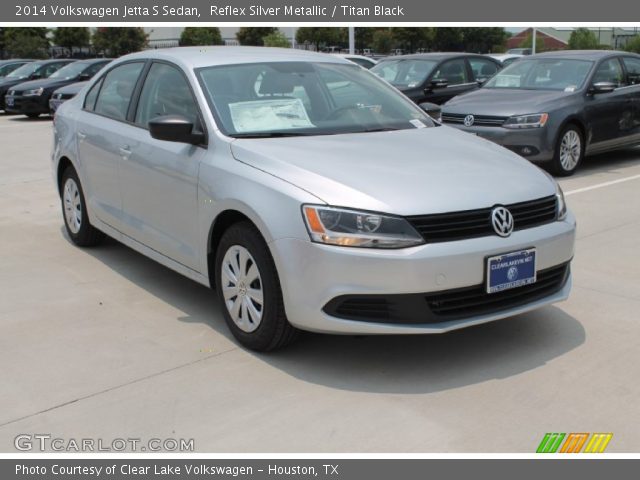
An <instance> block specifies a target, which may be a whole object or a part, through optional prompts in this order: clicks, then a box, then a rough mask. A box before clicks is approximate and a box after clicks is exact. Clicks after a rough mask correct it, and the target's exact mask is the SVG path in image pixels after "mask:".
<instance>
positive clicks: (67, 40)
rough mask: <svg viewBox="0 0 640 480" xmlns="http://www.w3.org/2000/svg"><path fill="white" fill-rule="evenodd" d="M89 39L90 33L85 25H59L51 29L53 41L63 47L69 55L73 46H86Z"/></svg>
mask: <svg viewBox="0 0 640 480" xmlns="http://www.w3.org/2000/svg"><path fill="white" fill-rule="evenodd" d="M90 40H91V34H90V33H89V29H88V28H87V27H60V28H56V29H55V30H54V31H53V43H54V44H55V45H57V46H59V47H62V48H65V49H66V50H67V51H68V53H69V55H72V54H73V49H74V47H76V48H82V47H86V46H88V45H89V43H90Z"/></svg>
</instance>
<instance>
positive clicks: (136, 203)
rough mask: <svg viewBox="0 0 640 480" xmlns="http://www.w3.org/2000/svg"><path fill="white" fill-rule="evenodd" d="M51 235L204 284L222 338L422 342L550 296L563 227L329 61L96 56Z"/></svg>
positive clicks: (486, 162) (428, 123) (567, 226)
mask: <svg viewBox="0 0 640 480" xmlns="http://www.w3.org/2000/svg"><path fill="white" fill-rule="evenodd" d="M54 131H55V144H54V150H53V154H52V162H53V173H54V178H55V181H56V185H57V187H58V189H59V192H60V196H61V200H62V211H63V216H64V222H65V226H66V230H67V233H68V235H69V237H70V238H71V239H72V240H73V242H75V243H76V244H78V245H80V246H90V245H94V244H96V243H98V242H99V240H100V239H101V237H102V236H103V235H104V234H105V233H106V234H108V235H110V236H112V237H113V238H115V239H117V240H119V241H121V242H122V243H124V244H126V245H128V246H130V247H131V248H133V249H135V250H137V251H139V252H141V253H143V254H145V255H147V256H149V257H151V258H153V259H155V260H157V261H158V262H160V263H162V264H163V265H165V266H167V267H169V268H172V269H174V270H176V271H178V272H180V273H182V274H184V275H186V276H188V277H189V278H191V279H193V280H195V281H197V282H200V283H202V284H204V285H208V286H209V285H210V286H212V287H215V289H216V290H217V293H218V296H219V299H220V304H221V307H222V310H223V312H224V317H225V319H226V322H227V324H228V326H229V328H230V329H231V331H232V332H233V334H234V336H235V337H236V338H237V339H238V341H239V342H240V343H242V344H243V345H245V346H246V347H248V348H251V349H255V350H271V349H274V348H277V347H281V346H283V345H285V344H287V343H289V342H290V341H291V340H292V339H293V338H295V336H296V333H297V332H298V330H299V329H300V330H310V331H318V332H332V333H342V334H397V333H400V334H407V333H441V332H446V331H449V330H453V329H457V328H461V327H466V326H470V325H475V324H479V323H483V322H487V321H491V320H496V319H499V318H504V317H508V316H512V315H515V314H518V313H521V312H525V311H528V310H532V309H534V308H538V307H541V306H543V305H548V304H550V303H553V302H557V301H560V300H564V299H566V298H567V296H568V295H569V290H570V288H571V273H570V270H569V262H570V261H571V259H572V256H573V248H574V236H575V219H574V217H573V215H572V214H571V213H570V212H569V211H567V208H566V205H565V202H564V198H563V195H562V192H561V190H560V188H559V187H558V185H557V184H556V183H555V181H554V180H553V179H552V178H551V177H550V176H548V175H547V174H545V173H543V172H542V171H541V170H540V169H538V168H537V167H535V166H533V165H531V164H530V163H529V162H527V161H526V160H523V159H522V158H520V157H519V156H517V155H516V154H514V153H512V152H510V151H508V150H506V149H504V148H502V147H500V146H498V145H496V144H494V143H492V142H489V141H486V140H483V139H480V138H476V137H474V136H471V135H468V134H465V133H462V132H459V131H457V130H456V129H454V128H450V127H446V126H440V125H437V124H436V123H434V122H433V121H432V120H431V119H430V118H429V117H428V116H427V115H426V114H425V113H424V112H423V111H422V110H420V109H419V108H418V107H417V106H415V105H414V104H413V103H412V102H411V101H409V100H408V99H407V98H405V97H404V96H402V95H401V94H400V93H399V92H398V91H397V90H395V89H394V88H393V87H391V86H389V85H388V84H387V83H385V82H384V81H383V80H381V79H379V78H377V77H376V76H375V75H373V74H371V73H369V72H367V71H365V70H364V69H362V68H360V67H358V66H355V65H353V64H351V63H350V62H348V61H346V60H343V59H340V58H336V57H334V56H329V55H322V54H316V53H309V52H303V51H295V50H286V49H268V48H244V47H237V48H235V47H211V48H210V47H206V48H177V49H167V50H159V51H154V52H141V53H136V54H132V55H127V56H125V57H122V58H120V59H119V60H117V61H115V62H113V63H112V64H111V65H110V66H109V67H108V68H107V69H106V70H105V71H103V72H101V73H100V74H99V75H98V76H97V77H96V78H95V79H93V80H92V81H91V83H90V84H89V85H88V87H87V88H86V89H84V90H83V91H82V92H81V93H80V94H79V95H78V96H76V97H75V98H73V99H72V100H70V101H68V102H66V103H65V104H63V105H62V106H61V107H60V109H59V111H58V112H57V115H56V117H55V123H54Z"/></svg>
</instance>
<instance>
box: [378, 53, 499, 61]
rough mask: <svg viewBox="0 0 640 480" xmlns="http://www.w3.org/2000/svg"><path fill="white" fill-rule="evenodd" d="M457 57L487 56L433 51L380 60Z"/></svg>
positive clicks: (483, 56)
mask: <svg viewBox="0 0 640 480" xmlns="http://www.w3.org/2000/svg"><path fill="white" fill-rule="evenodd" d="M457 57H480V58H487V57H486V56H485V55H480V54H479V53H465V52H431V53H412V54H410V55H392V56H390V57H385V58H383V59H380V62H385V61H389V60H446V59H449V58H457Z"/></svg>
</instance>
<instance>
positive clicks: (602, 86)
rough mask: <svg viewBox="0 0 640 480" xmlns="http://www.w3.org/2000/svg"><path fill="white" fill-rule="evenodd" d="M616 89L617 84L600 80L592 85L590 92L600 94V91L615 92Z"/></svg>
mask: <svg viewBox="0 0 640 480" xmlns="http://www.w3.org/2000/svg"><path fill="white" fill-rule="evenodd" d="M615 89H616V84H615V83H611V82H598V83H594V84H593V85H591V88H590V89H589V93H593V94H594V95H595V94H598V93H609V92H613V91H614V90H615Z"/></svg>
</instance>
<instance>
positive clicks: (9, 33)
mask: <svg viewBox="0 0 640 480" xmlns="http://www.w3.org/2000/svg"><path fill="white" fill-rule="evenodd" d="M47 33H48V29H46V28H42V27H20V28H4V32H3V37H4V44H5V50H6V52H7V54H8V55H10V56H12V57H23V58H47V57H48V56H49V52H48V48H49V39H48V38H47Z"/></svg>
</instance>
